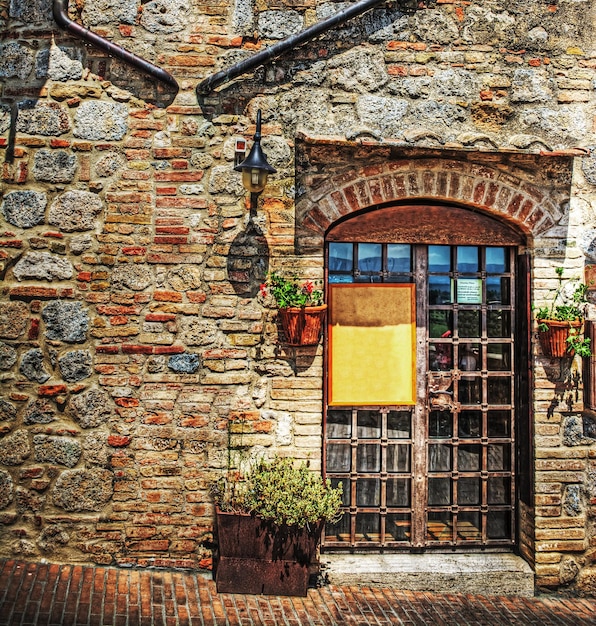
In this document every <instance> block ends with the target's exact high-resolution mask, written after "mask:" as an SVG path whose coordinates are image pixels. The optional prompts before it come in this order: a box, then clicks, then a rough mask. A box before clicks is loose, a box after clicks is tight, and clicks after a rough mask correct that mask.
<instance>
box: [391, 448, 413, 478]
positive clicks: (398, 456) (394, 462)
mask: <svg viewBox="0 0 596 626" xmlns="http://www.w3.org/2000/svg"><path fill="white" fill-rule="evenodd" d="M387 471H388V472H409V471H410V444H401V445H389V446H387Z"/></svg>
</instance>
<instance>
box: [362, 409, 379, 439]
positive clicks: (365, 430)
mask: <svg viewBox="0 0 596 626" xmlns="http://www.w3.org/2000/svg"><path fill="white" fill-rule="evenodd" d="M380 436H381V414H380V413H379V412H378V411H358V437H360V438H362V439H378V438H379V437H380Z"/></svg>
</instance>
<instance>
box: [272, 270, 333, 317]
mask: <svg viewBox="0 0 596 626" xmlns="http://www.w3.org/2000/svg"><path fill="white" fill-rule="evenodd" d="M260 295H261V297H262V298H263V299H264V300H266V299H268V298H269V297H270V296H272V297H273V299H274V300H275V303H276V305H277V306H278V307H279V308H280V309H285V308H290V307H298V308H302V307H306V306H320V305H321V304H323V291H322V290H321V289H316V288H315V284H314V283H313V282H312V281H311V280H307V281H304V282H301V281H300V280H299V278H298V277H297V276H296V275H292V276H290V278H285V277H284V276H282V275H281V274H279V273H278V272H271V273H270V274H268V276H267V280H266V281H265V282H264V283H263V284H262V285H261V288H260Z"/></svg>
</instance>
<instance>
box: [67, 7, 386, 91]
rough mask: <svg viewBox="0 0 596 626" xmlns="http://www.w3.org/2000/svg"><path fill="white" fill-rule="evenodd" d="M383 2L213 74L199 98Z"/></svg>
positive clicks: (319, 24)
mask: <svg viewBox="0 0 596 626" xmlns="http://www.w3.org/2000/svg"><path fill="white" fill-rule="evenodd" d="M56 1H57V0H56ZM383 2H385V0H359V2H355V3H354V4H352V5H351V6H349V7H347V8H345V9H343V10H342V11H339V12H337V13H335V14H334V15H332V16H331V17H328V18H326V19H324V20H321V21H320V22H317V23H316V24H313V25H312V26H309V27H308V28H306V29H304V30H303V31H302V32H300V33H296V34H295V35H290V36H289V37H287V38H286V39H284V40H282V41H279V42H278V43H276V44H273V45H272V46H271V47H269V48H265V50H261V52H257V54H255V55H253V56H252V57H249V58H248V59H244V60H243V61H239V62H238V63H236V64H234V65H232V66H231V67H229V68H228V69H226V70H221V71H220V72H217V73H216V74H212V75H211V76H209V78H206V79H205V80H203V81H201V82H200V83H199V84H198V85H197V88H196V92H197V96H198V97H200V96H206V95H207V94H209V93H211V92H212V91H213V90H214V89H215V88H216V87H217V86H219V85H221V84H222V83H227V82H229V81H231V80H233V79H234V78H236V76H240V75H241V74H246V73H247V72H250V71H251V70H253V69H254V68H256V67H258V66H259V65H264V64H265V63H267V62H268V61H271V60H272V59H275V58H277V57H278V56H280V55H281V54H283V53H284V52H286V51H287V50H292V49H293V48H297V47H298V46H299V45H301V44H303V43H305V42H306V41H310V40H311V39H314V38H315V37H316V36H317V35H320V34H321V33H324V32H326V31H328V30H330V29H331V28H333V27H335V26H339V25H340V24H343V23H344V22H346V21H347V20H349V19H350V18H352V17H356V16H357V15H360V14H361V13H364V12H366V11H368V10H369V9H371V8H372V7H374V6H377V5H378V4H382V3H383Z"/></svg>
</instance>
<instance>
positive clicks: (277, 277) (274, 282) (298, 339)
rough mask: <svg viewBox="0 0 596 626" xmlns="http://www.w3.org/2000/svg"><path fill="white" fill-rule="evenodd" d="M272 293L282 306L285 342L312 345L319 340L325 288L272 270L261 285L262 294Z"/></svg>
mask: <svg viewBox="0 0 596 626" xmlns="http://www.w3.org/2000/svg"><path fill="white" fill-rule="evenodd" d="M270 296H272V297H273V299H274V300H275V304H276V305H277V307H278V308H279V318H280V321H281V325H282V328H283V331H284V335H285V338H286V342H287V343H288V344H289V345H291V346H312V345H316V344H317V343H319V339H320V337H321V332H322V329H323V321H324V319H325V312H326V310H327V305H326V304H324V303H323V291H322V290H320V289H316V288H315V285H314V283H313V282H312V281H310V280H307V281H305V282H302V283H301V282H300V281H299V280H298V278H297V277H296V276H291V277H290V278H285V277H284V276H282V275H281V274H279V273H278V272H271V273H270V274H269V275H268V276H267V281H266V282H265V283H263V284H262V285H261V297H262V298H264V299H265V300H266V299H268V298H269V297H270Z"/></svg>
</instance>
